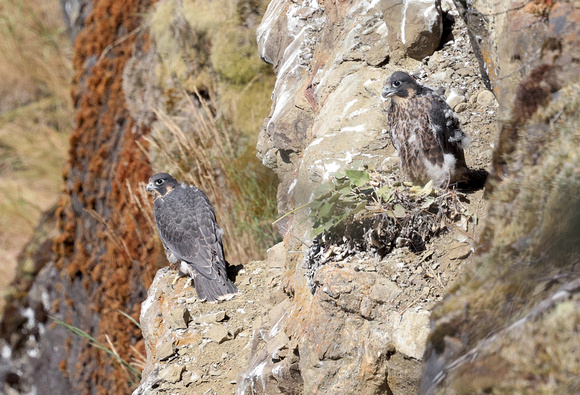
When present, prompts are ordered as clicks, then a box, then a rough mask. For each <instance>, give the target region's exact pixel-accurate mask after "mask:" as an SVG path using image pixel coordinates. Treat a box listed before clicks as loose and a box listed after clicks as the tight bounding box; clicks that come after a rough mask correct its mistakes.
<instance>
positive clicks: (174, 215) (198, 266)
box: [147, 173, 238, 302]
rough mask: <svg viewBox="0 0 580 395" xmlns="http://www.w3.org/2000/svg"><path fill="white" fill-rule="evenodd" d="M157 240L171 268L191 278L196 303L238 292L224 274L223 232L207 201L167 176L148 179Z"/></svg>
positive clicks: (189, 187)
mask: <svg viewBox="0 0 580 395" xmlns="http://www.w3.org/2000/svg"><path fill="white" fill-rule="evenodd" d="M147 191H148V192H151V193H153V195H154V200H153V211H154V215H155V223H156V225H157V231H158V233H159V237H160V238H161V241H162V242H163V246H164V247H165V253H166V255H167V259H168V260H169V263H170V264H171V266H172V267H173V268H175V269H178V270H180V271H181V272H183V273H185V274H187V275H188V276H190V277H192V278H193V281H194V285H195V290H196V291H197V296H198V298H199V299H200V300H207V301H210V302H211V301H215V300H218V299H223V298H225V297H226V296H228V295H232V294H235V293H237V292H238V290H237V288H236V286H235V285H234V283H232V282H231V281H230V280H229V279H228V277H227V273H226V261H225V259H224V251H223V246H222V234H223V231H222V230H221V229H220V227H219V226H218V224H217V221H216V218H215V213H214V210H213V208H212V206H211V203H210V202H209V199H208V198H207V196H206V195H205V193H203V192H202V191H201V190H199V189H198V188H196V187H194V186H187V185H185V184H183V183H182V184H179V183H178V182H177V180H176V179H175V178H173V177H172V176H171V175H169V174H167V173H158V174H155V175H154V176H153V177H151V178H150V179H149V184H148V185H147Z"/></svg>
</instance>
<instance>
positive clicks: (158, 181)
mask: <svg viewBox="0 0 580 395" xmlns="http://www.w3.org/2000/svg"><path fill="white" fill-rule="evenodd" d="M155 184H157V185H161V184H163V180H155Z"/></svg>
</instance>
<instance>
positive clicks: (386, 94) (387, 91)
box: [381, 86, 396, 100]
mask: <svg viewBox="0 0 580 395" xmlns="http://www.w3.org/2000/svg"><path fill="white" fill-rule="evenodd" d="M395 92H396V90H395V89H393V88H387V87H386V86H385V87H384V88H383V93H382V94H381V97H382V99H383V100H387V99H388V98H389V97H391V96H393V95H394V94H395Z"/></svg>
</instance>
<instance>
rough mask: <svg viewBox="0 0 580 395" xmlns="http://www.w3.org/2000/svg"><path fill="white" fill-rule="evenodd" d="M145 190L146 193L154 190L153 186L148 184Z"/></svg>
mask: <svg viewBox="0 0 580 395" xmlns="http://www.w3.org/2000/svg"><path fill="white" fill-rule="evenodd" d="M145 190H146V191H147V192H153V191H154V190H155V185H153V183H152V182H150V183H149V184H147V188H145Z"/></svg>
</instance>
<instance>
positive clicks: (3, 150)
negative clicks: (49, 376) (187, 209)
mask: <svg viewBox="0 0 580 395" xmlns="http://www.w3.org/2000/svg"><path fill="white" fill-rule="evenodd" d="M0 36H1V37H2V39H1V40H0V75H2V80H1V82H0V250H2V251H4V254H2V257H1V258H0V278H2V280H0V281H2V283H0V289H6V287H5V286H4V285H5V284H6V283H7V282H9V281H10V280H11V278H12V276H13V275H14V268H15V266H16V256H17V255H18V253H19V252H20V250H21V249H22V247H23V246H24V244H25V243H26V242H27V241H28V239H29V238H30V236H31V234H32V231H33V230H34V227H35V225H36V222H37V221H38V219H39V217H40V215H41V213H42V212H43V211H44V210H46V209H48V208H49V207H50V206H51V205H52V204H54V202H55V201H56V197H57V194H58V192H59V190H60V186H61V171H62V166H63V164H64V161H65V158H66V154H67V145H68V142H67V141H68V134H69V132H70V130H71V127H72V125H71V120H72V105H71V102H70V94H69V88H70V80H71V78H72V65H71V59H72V45H71V42H70V40H69V38H68V36H67V35H66V34H65V27H64V23H63V21H62V18H61V11H60V5H59V2H58V1H57V0H50V1H40V0H31V1H26V2H24V1H18V0H16V1H14V0H0ZM0 296H1V295H0Z"/></svg>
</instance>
